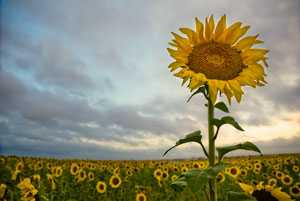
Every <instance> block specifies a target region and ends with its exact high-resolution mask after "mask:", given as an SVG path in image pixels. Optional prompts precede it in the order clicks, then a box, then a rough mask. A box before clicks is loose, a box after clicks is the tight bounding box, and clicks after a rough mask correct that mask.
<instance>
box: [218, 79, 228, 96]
mask: <svg viewBox="0 0 300 201" xmlns="http://www.w3.org/2000/svg"><path fill="white" fill-rule="evenodd" d="M225 83H226V81H223V80H218V83H217V84H218V86H217V87H218V89H220V91H221V92H222V93H225V91H224V87H225Z"/></svg>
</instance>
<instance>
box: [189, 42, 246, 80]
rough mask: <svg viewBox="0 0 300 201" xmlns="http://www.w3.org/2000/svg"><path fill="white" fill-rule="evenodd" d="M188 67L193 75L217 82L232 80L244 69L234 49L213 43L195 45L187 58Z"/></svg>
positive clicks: (226, 45)
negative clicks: (196, 74) (199, 74)
mask: <svg viewBox="0 0 300 201" xmlns="http://www.w3.org/2000/svg"><path fill="white" fill-rule="evenodd" d="M188 66H189V67H190V69H191V70H192V71H194V72H195V73H202V74H204V75H205V76H206V77H207V78H208V79H218V80H231V79H234V78H235V77H237V76H238V75H239V74H240V72H242V70H243V68H244V67H245V66H244V65H243V62H242V58H241V56H240V54H239V52H238V51H237V50H236V49H234V48H232V47H231V46H230V45H228V44H224V43H219V42H213V41H210V42H205V43H200V44H199V45H197V46H196V47H195V48H194V49H193V51H192V52H191V54H190V55H189V57H188Z"/></svg>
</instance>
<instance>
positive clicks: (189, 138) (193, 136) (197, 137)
mask: <svg viewBox="0 0 300 201" xmlns="http://www.w3.org/2000/svg"><path fill="white" fill-rule="evenodd" d="M201 138H202V135H201V131H195V132H193V133H190V134H188V135H186V136H185V138H183V139H180V140H179V141H177V142H176V144H175V145H174V146H173V147H171V148H170V149H168V150H167V151H166V152H165V153H164V155H166V154H167V153H168V152H169V151H170V150H171V149H173V148H175V147H177V146H179V145H181V144H184V143H187V142H197V143H199V144H202V142H201ZM164 155H163V156H164Z"/></svg>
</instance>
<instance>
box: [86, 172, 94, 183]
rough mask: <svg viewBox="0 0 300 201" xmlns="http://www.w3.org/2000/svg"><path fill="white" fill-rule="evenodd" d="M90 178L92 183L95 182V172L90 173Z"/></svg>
mask: <svg viewBox="0 0 300 201" xmlns="http://www.w3.org/2000/svg"><path fill="white" fill-rule="evenodd" d="M88 178H89V180H90V181H94V179H95V176H94V173H93V172H89V173H88Z"/></svg>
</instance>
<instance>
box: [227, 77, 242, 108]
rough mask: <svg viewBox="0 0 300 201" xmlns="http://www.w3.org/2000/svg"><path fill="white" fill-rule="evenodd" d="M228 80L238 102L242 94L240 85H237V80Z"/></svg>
mask: <svg viewBox="0 0 300 201" xmlns="http://www.w3.org/2000/svg"><path fill="white" fill-rule="evenodd" d="M228 82H229V84H230V87H231V89H232V92H233V95H234V97H235V99H236V100H237V102H238V103H239V102H240V101H241V99H242V95H243V94H244V92H243V91H242V89H241V86H240V85H239V83H238V81H237V80H229V81H228Z"/></svg>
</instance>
